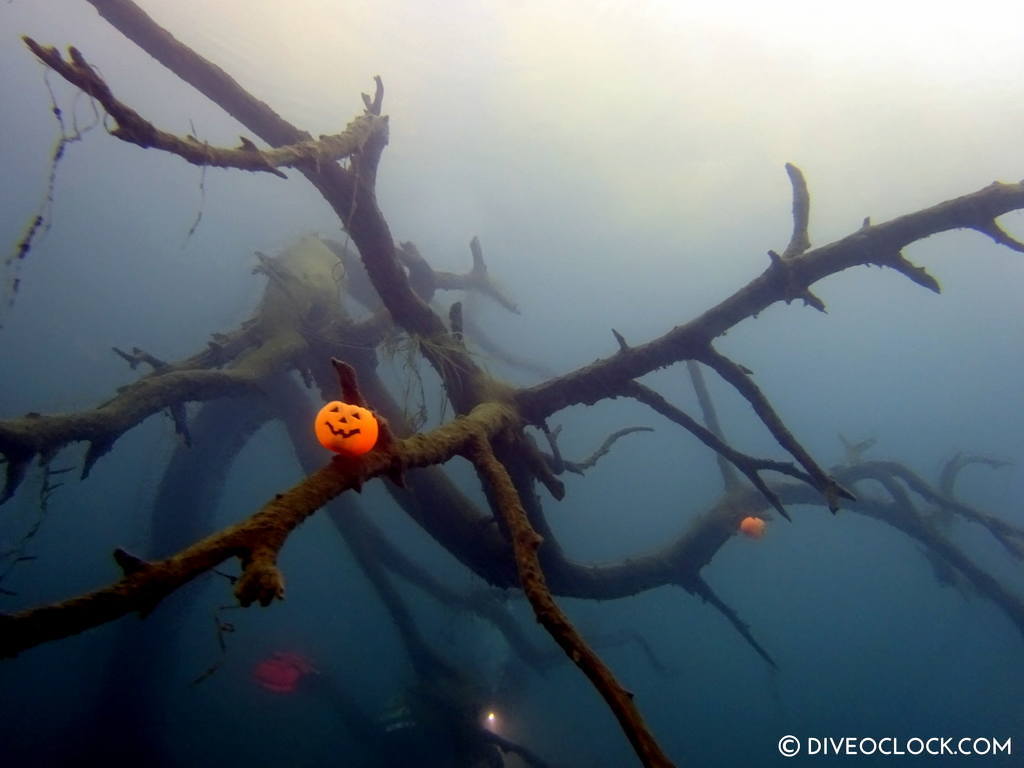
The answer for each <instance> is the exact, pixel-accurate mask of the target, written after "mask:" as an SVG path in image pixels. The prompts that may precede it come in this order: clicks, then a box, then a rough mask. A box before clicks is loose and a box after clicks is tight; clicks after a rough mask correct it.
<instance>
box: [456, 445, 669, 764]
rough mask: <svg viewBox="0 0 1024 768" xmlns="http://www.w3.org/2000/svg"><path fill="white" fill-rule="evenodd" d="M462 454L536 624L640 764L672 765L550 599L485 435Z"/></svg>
mask: <svg viewBox="0 0 1024 768" xmlns="http://www.w3.org/2000/svg"><path fill="white" fill-rule="evenodd" d="M465 454H466V458H468V459H469V460H470V461H472V462H473V466H474V467H476V469H477V472H478V473H479V474H480V477H481V478H482V479H483V480H484V482H486V483H487V485H488V486H489V488H490V493H491V496H492V498H494V499H495V502H496V506H497V509H498V511H499V512H500V513H501V515H502V518H503V520H504V522H505V526H506V527H507V529H508V531H509V535H510V537H511V539H512V547H513V550H514V551H515V558H516V567H517V569H518V571H519V579H520V582H521V583H522V586H523V592H524V593H525V594H526V597H527V599H528V600H529V601H530V604H531V605H532V606H533V610H534V613H535V614H536V616H537V621H539V622H540V623H541V625H542V626H543V627H544V629H546V630H547V631H548V632H549V633H550V634H551V636H552V637H553V638H554V639H555V642H556V643H558V644H559V645H560V646H561V647H562V650H564V651H565V653H566V655H568V656H569V658H570V659H572V661H573V663H575V664H576V666H578V667H579V668H580V669H581V670H583V673H584V674H585V675H586V676H587V677H588V678H589V679H590V681H591V683H593V685H594V687H595V688H597V690H598V692H599V693H600V694H601V695H602V696H603V697H604V700H605V701H606V702H607V703H608V706H609V707H610V708H611V710H612V712H613V713H614V714H615V717H616V718H617V719H618V721H619V725H620V726H621V727H622V729H623V731H624V732H625V733H626V736H627V737H628V738H629V741H630V743H631V744H632V745H633V749H634V750H636V753H637V755H638V756H639V757H640V760H641V761H642V762H643V764H644V765H646V766H670V765H672V763H671V762H670V761H669V759H668V757H667V756H666V755H665V753H664V752H663V751H662V749H661V747H660V746H659V745H658V743H657V741H655V739H654V736H653V735H652V734H651V732H650V731H649V730H648V728H647V725H646V723H644V720H643V717H642V716H641V715H640V711H639V710H638V709H637V708H636V705H635V704H634V703H633V694H632V693H630V692H629V691H627V690H626V689H625V688H623V687H622V686H621V685H620V684H619V682H618V680H616V679H615V676H614V675H613V674H612V672H611V670H610V669H608V667H607V666H606V665H605V663H604V662H603V661H602V660H601V657H600V656H598V655H597V654H596V653H594V651H593V650H591V649H590V647H589V646H588V645H587V643H586V641H585V640H584V639H583V637H582V636H581V635H580V634H579V632H577V631H576V628H575V627H573V625H572V623H571V622H570V621H569V619H568V617H567V616H566V615H565V614H564V613H563V612H562V610H561V609H560V608H559V607H558V605H557V604H556V603H555V601H554V599H553V598H552V597H551V592H550V591H549V590H548V586H547V583H546V581H545V579H544V573H543V572H542V571H541V566H540V560H539V558H538V557H537V550H538V548H539V547H540V544H541V538H540V536H538V535H537V532H536V531H535V530H534V529H533V527H532V526H531V525H530V522H529V520H527V517H526V512H525V510H524V509H523V505H522V502H521V501H520V498H519V494H518V493H517V492H516V489H515V486H514V485H513V484H512V480H511V478H510V477H509V475H508V472H507V471H506V470H505V468H504V467H503V466H502V465H501V462H499V461H498V459H497V457H495V455H494V452H493V451H492V450H491V447H490V445H489V444H488V439H487V437H486V436H485V435H483V434H480V435H477V436H476V438H475V439H473V440H470V441H467V443H466V445H465Z"/></svg>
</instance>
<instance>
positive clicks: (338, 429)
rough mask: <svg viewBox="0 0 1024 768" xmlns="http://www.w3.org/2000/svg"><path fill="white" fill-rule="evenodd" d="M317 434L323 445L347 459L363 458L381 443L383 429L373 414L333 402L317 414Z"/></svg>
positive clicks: (364, 409) (314, 426) (314, 425)
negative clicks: (380, 433)
mask: <svg viewBox="0 0 1024 768" xmlns="http://www.w3.org/2000/svg"><path fill="white" fill-rule="evenodd" d="M313 431H314V432H316V439H317V440H319V441H320V445H322V446H323V447H324V448H326V449H327V450H329V451H334V452H335V453H340V454H343V455H345V456H359V455H361V454H364V453H366V452H367V451H369V450H371V449H372V448H373V446H374V445H376V444H377V435H378V433H379V431H380V430H379V426H378V424H377V419H376V417H374V415H373V412H372V411H370V410H368V409H366V408H361V407H359V406H358V405H352V404H350V403H343V402H341V401H340V400H332V401H331V402H329V403H328V404H327V405H325V406H324V407H323V408H321V409H320V412H319V413H318V414H317V415H316V421H315V422H314V423H313Z"/></svg>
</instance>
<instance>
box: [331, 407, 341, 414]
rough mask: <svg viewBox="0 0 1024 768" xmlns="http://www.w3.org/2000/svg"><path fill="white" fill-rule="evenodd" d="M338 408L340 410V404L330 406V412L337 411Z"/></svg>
mask: <svg viewBox="0 0 1024 768" xmlns="http://www.w3.org/2000/svg"><path fill="white" fill-rule="evenodd" d="M340 410H341V406H340V405H336V406H334V407H333V408H331V413H337V412H338V411H340Z"/></svg>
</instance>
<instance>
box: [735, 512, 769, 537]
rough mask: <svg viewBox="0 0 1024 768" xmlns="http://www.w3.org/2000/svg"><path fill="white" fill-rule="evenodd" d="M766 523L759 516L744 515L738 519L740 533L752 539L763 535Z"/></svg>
mask: <svg viewBox="0 0 1024 768" xmlns="http://www.w3.org/2000/svg"><path fill="white" fill-rule="evenodd" d="M767 527H768V524H767V523H766V522H765V521H764V520H762V519H761V518H760V517H744V518H743V519H742V520H740V533H743V534H744V535H746V536H749V537H750V538H752V539H760V538H761V537H762V536H764V532H765V529H766V528H767Z"/></svg>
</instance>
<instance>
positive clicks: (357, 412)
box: [352, 411, 361, 419]
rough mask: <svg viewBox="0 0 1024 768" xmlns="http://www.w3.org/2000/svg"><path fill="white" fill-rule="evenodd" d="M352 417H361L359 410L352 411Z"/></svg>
mask: <svg viewBox="0 0 1024 768" xmlns="http://www.w3.org/2000/svg"><path fill="white" fill-rule="evenodd" d="M352 418H353V419H358V418H361V417H360V416H359V411H353V412H352Z"/></svg>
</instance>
